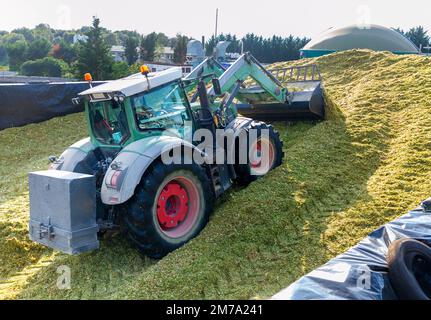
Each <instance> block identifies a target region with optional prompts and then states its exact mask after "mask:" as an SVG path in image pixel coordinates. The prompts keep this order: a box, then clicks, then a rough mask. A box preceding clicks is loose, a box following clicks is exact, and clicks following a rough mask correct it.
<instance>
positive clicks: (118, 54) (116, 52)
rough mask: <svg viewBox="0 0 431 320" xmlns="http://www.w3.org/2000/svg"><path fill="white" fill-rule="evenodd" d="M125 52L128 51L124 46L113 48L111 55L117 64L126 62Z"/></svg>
mask: <svg viewBox="0 0 431 320" xmlns="http://www.w3.org/2000/svg"><path fill="white" fill-rule="evenodd" d="M125 52H126V50H125V48H124V47H123V46H112V47H111V55H112V58H114V61H115V62H123V61H126V56H125Z"/></svg>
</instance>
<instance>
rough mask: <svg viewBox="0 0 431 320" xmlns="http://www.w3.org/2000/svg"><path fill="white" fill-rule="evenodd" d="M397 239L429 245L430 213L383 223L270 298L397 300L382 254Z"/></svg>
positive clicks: (417, 212)
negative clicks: (345, 250)
mask: <svg viewBox="0 0 431 320" xmlns="http://www.w3.org/2000/svg"><path fill="white" fill-rule="evenodd" d="M399 238H413V239H418V240H422V241H423V242H424V243H426V244H428V245H431V212H425V211H424V210H423V209H422V208H417V209H415V210H412V211H410V212H409V213H408V214H406V215H404V216H402V217H401V218H399V219H396V220H395V221H392V222H390V223H388V224H386V225H385V226H383V227H381V228H379V229H377V230H376V231H374V232H372V233H371V234H369V235H368V236H367V237H366V238H365V239H364V240H362V241H361V242H360V243H359V244H357V245H356V246H355V247H353V248H351V249H350V250H348V251H347V252H345V253H343V254H341V255H339V256H338V257H336V258H334V259H332V260H330V261H329V262H328V263H326V264H325V265H323V266H321V267H320V268H318V269H316V270H314V271H312V272H310V273H309V274H307V275H305V276H304V277H302V278H300V279H299V280H298V281H296V282H294V283H293V284H292V285H290V286H289V287H288V288H286V289H284V290H283V291H281V292H279V293H278V294H276V295H275V296H274V297H273V299H276V300H310V299H314V300H316V299H324V300H334V299H336V300H339V299H348V300H392V299H397V297H396V295H395V293H394V291H393V289H392V287H391V285H390V283H389V278H388V274H387V263H386V254H387V252H388V248H389V246H390V244H391V243H392V242H393V241H395V240H397V239H399Z"/></svg>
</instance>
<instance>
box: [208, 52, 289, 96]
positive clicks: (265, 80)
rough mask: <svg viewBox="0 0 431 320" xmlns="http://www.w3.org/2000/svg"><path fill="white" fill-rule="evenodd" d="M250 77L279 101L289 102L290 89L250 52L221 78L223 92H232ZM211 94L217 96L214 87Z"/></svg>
mask: <svg viewBox="0 0 431 320" xmlns="http://www.w3.org/2000/svg"><path fill="white" fill-rule="evenodd" d="M248 77H251V78H252V79H253V80H254V81H256V82H257V83H258V84H259V85H260V86H261V88H262V89H263V90H264V91H265V92H267V93H268V94H269V95H271V96H272V97H273V98H274V99H275V100H276V101H277V102H280V103H289V96H290V95H289V91H288V90H287V89H286V88H284V87H283V85H282V84H281V83H280V81H278V79H277V78H275V77H274V76H273V75H272V74H271V73H270V72H268V71H267V70H266V69H265V68H264V67H263V66H262V65H261V64H260V63H259V61H257V60H256V58H254V57H253V56H252V55H251V54H250V53H245V54H243V55H242V56H241V57H239V58H238V60H237V61H235V63H233V64H232V65H231V66H230V67H229V69H227V70H226V71H225V72H224V73H223V74H222V75H221V76H220V77H219V78H218V82H219V84H220V85H219V87H220V91H221V94H224V93H228V92H230V93H232V92H233V91H235V93H237V90H234V89H235V88H237V87H238V84H241V83H242V82H244V81H245V80H246V79H247V78H248ZM208 94H209V95H210V96H216V92H215V90H214V87H213V88H211V89H210V90H209V92H208Z"/></svg>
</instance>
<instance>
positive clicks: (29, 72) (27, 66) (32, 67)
mask: <svg viewBox="0 0 431 320" xmlns="http://www.w3.org/2000/svg"><path fill="white" fill-rule="evenodd" d="M65 68H67V66H65V65H64V62H63V64H62V62H61V60H58V59H55V58H52V57H45V58H43V59H37V60H32V61H27V62H25V63H23V64H22V66H21V74H23V75H26V76H41V77H61V75H62V74H63V70H64V69H65Z"/></svg>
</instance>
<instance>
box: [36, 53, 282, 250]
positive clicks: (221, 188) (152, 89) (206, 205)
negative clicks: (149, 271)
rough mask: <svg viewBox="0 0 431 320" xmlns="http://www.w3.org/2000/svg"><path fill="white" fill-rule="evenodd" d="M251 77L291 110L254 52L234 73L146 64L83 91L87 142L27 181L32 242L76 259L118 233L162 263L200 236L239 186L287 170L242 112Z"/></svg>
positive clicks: (262, 129)
mask: <svg viewBox="0 0 431 320" xmlns="http://www.w3.org/2000/svg"><path fill="white" fill-rule="evenodd" d="M249 77H251V78H253V80H254V81H255V82H256V83H258V84H260V86H261V88H262V89H263V90H265V92H267V93H268V94H269V95H270V96H272V97H273V98H274V99H276V100H277V101H278V102H279V103H285V104H288V100H289V92H288V91H287V89H285V88H283V87H281V86H280V84H279V83H278V81H275V80H274V78H273V76H272V75H271V74H270V73H268V72H267V71H266V70H265V69H264V68H263V67H262V66H261V65H260V64H259V63H257V61H256V60H255V59H254V58H253V57H252V56H251V55H250V54H244V55H243V56H242V57H241V58H240V59H238V61H237V62H235V63H234V64H233V65H232V66H231V67H230V68H229V69H228V70H224V69H221V66H220V65H218V64H217V63H214V61H212V60H211V59H209V60H207V61H205V62H204V63H203V64H202V65H201V66H199V67H198V68H197V73H195V74H192V75H191V76H189V77H186V78H182V72H181V69H180V68H172V69H168V70H166V71H163V72H159V73H150V72H149V70H148V68H146V67H145V66H143V67H142V68H141V73H139V74H135V75H132V76H130V77H127V78H124V79H120V80H116V81H110V82H107V83H104V84H101V85H98V86H94V87H91V88H90V89H88V90H86V91H84V92H82V93H80V94H79V97H77V98H75V99H74V102H75V103H82V102H85V115H86V119H87V125H88V133H89V138H86V139H84V140H81V141H79V142H77V143H75V144H73V145H72V146H70V147H69V148H68V149H67V150H66V151H65V152H63V154H62V155H61V156H60V157H59V158H56V157H50V161H51V162H52V163H51V166H50V170H48V171H41V172H33V173H30V174H29V186H30V226H29V229H30V238H31V239H32V240H33V241H36V242H38V243H41V244H43V245H46V246H49V247H52V248H55V249H57V250H60V251H63V252H66V253H69V254H78V253H82V252H85V251H90V250H94V249H97V248H98V247H99V241H98V236H100V234H101V233H103V232H106V231H109V230H113V229H117V228H121V229H122V230H124V232H125V234H126V235H127V237H128V238H129V239H130V241H131V243H133V244H134V245H135V246H136V248H137V249H138V250H139V251H140V252H141V253H143V254H145V255H148V256H150V257H152V258H161V257H163V256H164V255H166V254H167V253H169V252H171V251H173V250H175V249H177V248H179V247H180V246H182V245H184V244H185V243H186V242H187V241H189V240H190V239H192V238H193V237H195V236H196V235H198V234H199V232H200V231H201V230H202V229H203V228H204V227H205V225H206V224H207V222H208V219H209V216H210V213H211V212H212V210H213V203H214V201H215V199H216V198H218V197H220V196H221V195H222V194H223V193H224V192H225V191H227V190H228V189H229V188H230V187H231V186H232V184H233V183H241V184H247V183H250V182H251V181H253V180H255V179H256V178H258V177H259V176H261V175H264V174H266V173H267V172H268V171H269V170H272V169H274V168H276V167H277V166H279V165H280V164H281V163H282V158H283V151H282V147H283V143H282V141H281V140H280V137H279V134H278V132H277V131H276V130H275V129H274V128H273V127H272V126H271V125H268V124H265V123H264V122H260V121H255V120H252V119H249V118H244V117H241V116H239V115H238V113H237V109H236V107H235V105H236V104H235V102H236V101H235V99H236V98H237V97H238V96H240V95H241V90H242V89H244V81H245V79H246V78H249ZM87 78H88V80H91V79H90V77H89V75H87ZM90 86H91V81H90ZM242 94H246V93H244V92H243V93H242ZM199 132H200V135H199V137H198V138H196V139H195V137H194V136H195V135H196V133H199ZM211 136H212V137H216V136H222V139H219V140H217V139H211ZM203 137H205V139H203ZM208 137H209V138H208ZM204 140H206V141H204Z"/></svg>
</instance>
